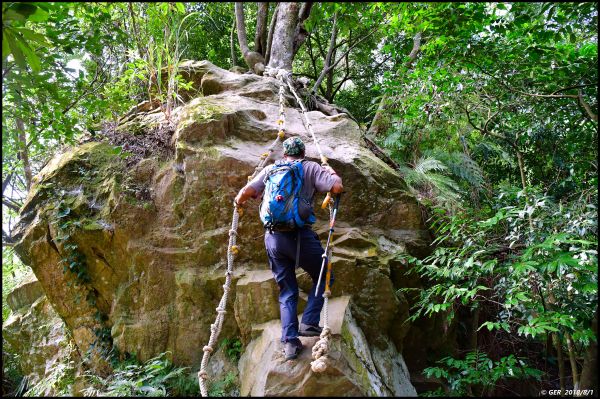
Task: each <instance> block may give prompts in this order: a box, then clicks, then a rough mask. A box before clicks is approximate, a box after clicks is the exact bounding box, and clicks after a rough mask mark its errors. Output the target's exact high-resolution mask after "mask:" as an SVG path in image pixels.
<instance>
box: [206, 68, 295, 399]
mask: <svg viewBox="0 0 600 399" xmlns="http://www.w3.org/2000/svg"><path fill="white" fill-rule="evenodd" d="M278 79H279V80H280V86H279V119H278V120H277V124H278V126H279V131H278V132H277V138H275V141H273V143H272V144H271V145H270V146H269V147H268V148H267V151H266V152H265V153H263V154H261V156H260V160H259V162H258V165H257V166H256V167H255V168H254V172H253V173H252V175H251V176H248V181H250V180H252V179H253V178H254V177H255V176H256V175H257V174H258V172H260V171H261V170H262V169H263V168H264V166H265V164H266V163H267V161H268V159H269V157H270V156H271V154H272V153H273V151H274V149H275V146H276V145H277V143H279V142H280V141H282V139H283V138H284V136H285V131H284V129H285V108H284V97H283V95H284V90H285V83H284V80H283V79H284V75H282V74H278ZM241 214H242V211H241V208H238V207H237V206H236V205H235V204H234V207H233V218H232V220H231V230H229V245H228V246H227V271H226V272H225V284H223V296H222V297H221V301H220V302H219V306H217V308H216V311H217V317H216V319H215V322H214V323H213V324H211V325H210V338H209V339H208V344H206V345H205V346H204V348H202V350H203V351H204V355H203V356H202V362H201V363H200V371H199V372H198V384H199V385H200V394H201V395H202V396H204V397H206V396H208V387H207V380H208V372H207V371H206V367H207V366H208V361H209V359H210V354H211V353H212V352H213V351H214V348H215V344H216V343H217V339H218V338H219V334H220V333H221V328H222V327H223V320H224V319H225V314H226V313H227V311H226V310H225V308H226V305H227V296H228V294H229V291H230V289H231V276H232V274H233V260H234V257H235V255H236V254H237V253H238V251H239V250H238V247H237V245H236V237H237V228H238V222H239V218H240V215H241Z"/></svg>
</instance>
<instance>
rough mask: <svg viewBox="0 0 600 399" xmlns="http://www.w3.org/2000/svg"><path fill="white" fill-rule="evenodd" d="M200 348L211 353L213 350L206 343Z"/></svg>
mask: <svg viewBox="0 0 600 399" xmlns="http://www.w3.org/2000/svg"><path fill="white" fill-rule="evenodd" d="M202 350H203V351H204V352H208V353H211V352H212V351H213V348H212V347H211V346H208V345H206V346H205V347H204V348H202ZM204 374H206V371H205V372H204Z"/></svg>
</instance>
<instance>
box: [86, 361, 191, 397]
mask: <svg viewBox="0 0 600 399" xmlns="http://www.w3.org/2000/svg"><path fill="white" fill-rule="evenodd" d="M166 356H167V354H166V353H161V354H160V355H158V356H156V357H154V358H152V359H149V360H148V361H146V362H144V363H143V364H140V363H139V362H137V361H136V360H135V359H134V358H132V359H130V360H128V361H125V362H122V363H119V364H118V365H117V366H116V367H115V368H114V372H113V373H112V374H111V375H109V376H108V377H105V378H102V377H100V376H98V375H96V374H94V373H91V372H88V373H86V374H85V379H86V380H87V382H88V383H89V386H88V387H87V388H85V389H84V390H83V394H84V395H85V396H120V397H124V396H151V397H157V396H158V397H165V396H167V395H168V396H177V397H180V396H198V395H199V388H198V381H197V380H196V376H195V375H193V374H190V372H189V369H188V368H187V367H183V368H182V367H174V366H173V364H172V363H171V362H169V361H168V360H167V359H166Z"/></svg>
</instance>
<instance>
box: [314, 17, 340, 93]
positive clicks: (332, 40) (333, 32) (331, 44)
mask: <svg viewBox="0 0 600 399" xmlns="http://www.w3.org/2000/svg"><path fill="white" fill-rule="evenodd" d="M337 15H338V14H337V11H336V12H335V13H334V14H333V27H332V28H331V38H330V39H329V49H328V50H327V55H326V56H325V64H324V65H323V70H322V71H321V74H320V75H319V78H318V79H317V81H316V82H315V85H314V86H313V88H312V89H311V91H310V92H311V94H315V92H316V91H317V88H318V87H319V86H320V85H321V82H322V81H323V79H324V78H325V74H327V72H329V69H330V68H329V65H331V56H332V54H333V48H334V46H335V38H336V37H337Z"/></svg>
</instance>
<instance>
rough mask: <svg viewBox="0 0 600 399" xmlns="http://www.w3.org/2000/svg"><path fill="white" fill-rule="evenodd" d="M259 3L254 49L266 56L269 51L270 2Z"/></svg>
mask: <svg viewBox="0 0 600 399" xmlns="http://www.w3.org/2000/svg"><path fill="white" fill-rule="evenodd" d="M257 5H258V11H257V14H256V33H255V34H254V51H256V52H257V53H259V54H262V55H263V56H264V55H265V54H266V51H267V16H268V15H267V14H268V13H269V3H257Z"/></svg>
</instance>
